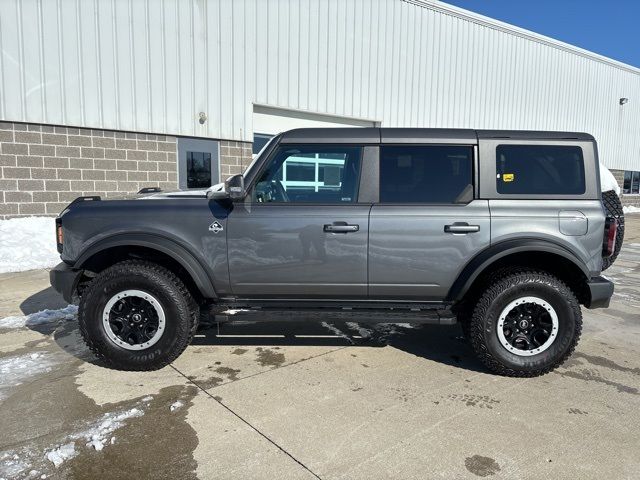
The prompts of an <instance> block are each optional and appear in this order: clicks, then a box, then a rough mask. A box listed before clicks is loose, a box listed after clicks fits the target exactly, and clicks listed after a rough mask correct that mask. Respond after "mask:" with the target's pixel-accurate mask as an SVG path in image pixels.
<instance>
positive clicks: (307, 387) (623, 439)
mask: <svg viewBox="0 0 640 480" xmlns="http://www.w3.org/2000/svg"><path fill="white" fill-rule="evenodd" d="M639 266H640V216H629V217H628V222H627V237H626V244H625V247H624V249H623V252H622V254H621V256H620V258H619V259H618V261H617V262H616V264H615V265H614V266H613V267H612V268H611V269H610V270H608V271H607V273H606V275H607V276H609V277H611V278H613V279H614V280H615V281H616V284H617V290H616V296H615V297H614V299H613V302H612V305H611V308H609V309H607V310H594V311H589V310H584V317H585V324H584V332H583V336H582V339H581V342H580V344H579V346H578V349H577V351H576V352H575V354H574V355H573V356H572V358H571V359H570V360H569V361H568V362H567V363H565V364H564V365H563V366H562V367H561V368H559V369H558V370H557V371H556V372H554V373H551V374H549V375H546V376H543V377H539V378H535V379H509V378H502V377H497V376H495V375H492V374H490V373H488V372H487V371H486V370H485V369H484V368H483V367H482V365H480V364H479V363H478V362H477V361H476V360H475V358H474V357H473V354H472V352H471V350H470V349H469V347H468V346H467V345H466V344H465V343H464V342H463V341H462V340H461V332H460V330H459V328H458V327H439V326H422V327H418V326H416V327H415V328H411V326H409V325H392V326H381V327H378V328H374V327H371V326H368V325H353V324H343V323H339V322H331V324H330V325H327V326H323V325H321V324H319V323H315V322H314V323H310V322H305V321H299V322H274V323H254V322H252V321H250V320H248V319H247V318H243V317H242V316H241V314H239V315H237V316H234V317H233V318H234V320H236V322H234V323H225V324H221V325H220V327H219V329H218V328H212V329H208V330H203V331H200V332H198V334H197V336H196V338H195V339H194V342H193V344H192V345H191V346H190V347H189V348H188V349H187V350H186V352H185V353H184V354H183V355H182V356H181V357H180V358H178V359H177V360H176V362H174V364H173V365H171V366H169V367H166V368H164V369H163V370H160V371H158V372H145V373H133V372H117V371H113V370H108V369H106V368H104V367H102V366H101V365H100V364H99V363H97V362H96V361H95V359H94V358H93V357H92V356H91V354H90V353H89V352H87V350H86V349H85V348H84V346H83V344H82V342H81V340H80V338H79V335H78V331H77V326H76V323H75V321H74V320H69V321H65V320H63V319H61V320H55V321H53V322H50V323H45V324H41V325H35V326H31V327H25V328H10V329H0V369H2V368H5V370H2V372H3V373H2V374H1V375H2V377H1V378H0V403H1V405H0V478H6V479H8V478H40V476H41V475H46V476H47V478H59V479H94V478H105V479H111V478H136V479H139V478H158V479H162V478H167V479H169V478H170V479H176V478H181V479H182V478H186V479H191V478H200V479H210V478H229V479H238V478H243V479H245V478H265V479H273V478H304V479H307V478H308V479H313V478H322V479H334V478H344V479H372V478H402V479H411V478H415V479H423V478H471V479H474V478H479V477H480V478H491V479H494V478H495V479H498V478H509V479H513V478H559V479H563V478H566V479H572V478H581V479H589V478H593V479H600V478H637V475H638V473H637V472H638V470H639V469H640V418H639V417H638V415H637V412H638V411H640V394H639V392H640V317H639V312H640V274H639V273H640V270H639V268H638V267H639ZM64 306H65V304H64V302H63V301H62V300H61V299H60V298H59V297H58V296H57V295H56V294H55V292H53V291H52V290H51V289H50V288H48V273H47V272H46V271H32V272H24V273H20V274H6V275H0V318H4V317H7V316H10V315H22V314H24V313H33V312H36V311H39V310H41V309H43V308H51V309H55V308H61V307H64ZM32 356H34V357H33V358H32ZM20 365H22V366H20ZM12 368H13V370H11V369H12ZM132 412H133V413H132ZM118 415H120V417H119V416H118ZM112 418H115V419H118V418H121V420H118V421H116V422H111V423H109V422H110V420H105V419H112ZM101 425H102V426H104V428H102V429H101V428H100V426H101ZM105 425H106V426H105ZM93 432H95V433H93ZM92 433H93V434H94V435H95V436H97V438H98V440H99V442H98V445H99V448H98V449H96V447H95V446H94V445H93V444H92V442H93V440H92V437H91V434H92ZM112 439H113V440H112ZM69 443H73V445H74V453H75V455H74V456H73V457H72V458H68V459H66V460H65V461H63V462H62V463H61V464H60V465H59V466H58V467H55V466H54V464H53V463H52V462H51V461H50V460H48V459H47V458H46V455H47V453H49V452H51V451H55V450H56V449H57V448H58V447H60V446H62V445H68V444H69ZM87 444H88V445H87Z"/></svg>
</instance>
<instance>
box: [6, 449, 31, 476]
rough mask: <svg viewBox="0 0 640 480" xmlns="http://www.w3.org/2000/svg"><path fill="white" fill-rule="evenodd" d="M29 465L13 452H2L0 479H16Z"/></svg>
mask: <svg viewBox="0 0 640 480" xmlns="http://www.w3.org/2000/svg"><path fill="white" fill-rule="evenodd" d="M30 467H31V465H30V464H29V463H27V462H26V461H25V460H24V459H22V458H20V456H19V455H18V454H16V453H14V452H4V453H3V454H2V456H1V457H0V479H5V478H16V477H17V475H18V474H19V473H22V472H24V471H25V470H26V469H27V468H30Z"/></svg>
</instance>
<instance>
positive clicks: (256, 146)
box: [252, 133, 273, 155]
mask: <svg viewBox="0 0 640 480" xmlns="http://www.w3.org/2000/svg"><path fill="white" fill-rule="evenodd" d="M272 138H273V135H269V134H268V133H254V134H253V152H252V153H253V154H254V155H257V154H258V153H260V150H262V149H263V148H264V146H265V145H266V144H267V143H269V140H271V139H272Z"/></svg>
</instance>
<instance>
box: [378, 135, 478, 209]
mask: <svg viewBox="0 0 640 480" xmlns="http://www.w3.org/2000/svg"><path fill="white" fill-rule="evenodd" d="M472 163H473V149H472V147H470V146H458V145H451V146H445V145H428V146H402V147H401V146H383V147H382V148H381V149H380V202H382V203H440V204H447V203H467V202H469V201H470V200H471V199H472V198H473V184H472V175H473V174H472V172H473V167H472Z"/></svg>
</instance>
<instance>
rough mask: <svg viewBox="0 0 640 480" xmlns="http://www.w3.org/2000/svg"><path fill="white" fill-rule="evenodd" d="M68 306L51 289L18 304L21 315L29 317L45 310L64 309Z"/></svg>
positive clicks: (46, 289)
mask: <svg viewBox="0 0 640 480" xmlns="http://www.w3.org/2000/svg"><path fill="white" fill-rule="evenodd" d="M67 305H68V303H67V302H65V300H64V299H63V298H62V296H61V295H60V294H59V293H58V292H56V291H55V290H54V289H53V287H49V288H45V289H44V290H41V291H39V292H38V293H35V294H33V295H31V296H30V297H28V298H27V299H26V300H24V301H23V302H22V303H21V304H20V310H21V311H22V313H23V314H25V315H29V314H31V313H36V312H39V311H41V310H46V309H51V310H54V309H58V308H64V307H66V306H67Z"/></svg>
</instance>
